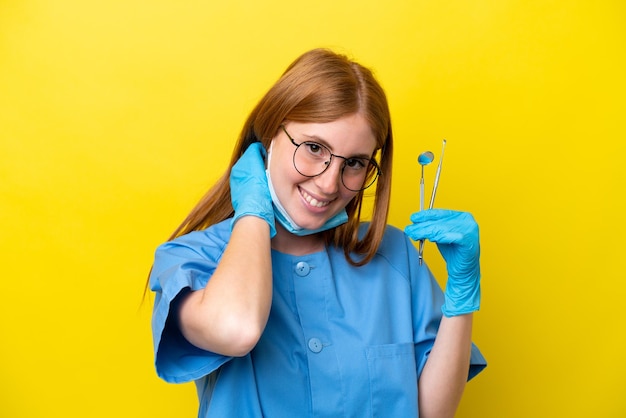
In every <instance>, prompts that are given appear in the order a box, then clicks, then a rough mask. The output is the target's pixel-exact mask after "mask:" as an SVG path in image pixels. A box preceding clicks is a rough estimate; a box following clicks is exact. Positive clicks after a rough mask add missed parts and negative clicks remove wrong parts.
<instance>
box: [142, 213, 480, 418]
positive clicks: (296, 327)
mask: <svg viewBox="0 0 626 418" xmlns="http://www.w3.org/2000/svg"><path fill="white" fill-rule="evenodd" d="M229 237H230V222H229V221H228V220H227V221H224V222H222V223H220V224H217V225H214V226H212V227H210V228H209V229H207V230H205V231H197V232H192V233H190V234H187V235H185V236H183V237H180V238H177V239H176V240H174V241H172V242H168V243H165V244H163V245H162V246H160V247H159V248H158V249H157V253H156V257H155V263H154V266H153V270H152V275H151V279H150V286H151V288H152V289H153V290H154V291H155V293H156V296H155V305H154V314H153V337H154V349H155V356H156V369H157V373H158V375H159V376H160V377H161V378H163V379H164V380H166V381H168V382H179V383H180V382H187V381H192V380H193V381H195V382H196V386H197V388H198V395H199V400H200V410H199V416H200V417H212V416H215V417H272V418H274V417H290V418H291V417H294V416H297V417H331V416H332V417H355V418H356V417H359V418H361V417H365V416H381V417H388V416H418V404H417V381H418V379H419V376H420V374H421V371H422V369H423V367H424V364H425V362H426V359H427V357H428V354H429V352H430V350H431V348H432V345H433V342H434V339H435V336H436V333H437V329H438V326H439V322H440V320H441V306H442V305H443V293H442V292H441V289H440V287H439V286H438V284H437V282H436V281H435V279H434V277H433V276H432V274H431V273H430V271H429V270H428V268H427V267H426V264H422V265H421V266H420V265H419V263H418V257H417V252H416V251H415V247H414V246H413V244H412V243H411V241H410V240H409V239H408V238H407V237H406V236H405V235H404V233H403V232H402V231H400V230H398V229H396V228H394V227H388V229H387V231H386V233H385V237H384V239H383V242H382V244H381V246H380V249H379V251H378V253H377V255H376V256H375V257H374V258H373V260H372V261H371V262H370V263H368V264H367V265H365V266H362V267H354V266H351V265H350V264H349V263H348V262H347V261H346V259H345V257H344V255H343V251H342V250H340V249H337V248H334V247H329V248H327V249H326V250H325V251H322V252H319V253H314V254H309V255H306V256H301V257H297V256H292V255H288V254H283V253H279V252H277V251H272V267H273V299H272V307H271V312H270V316H269V320H268V323H267V326H266V328H265V330H264V333H263V335H262V337H261V339H260V341H259V342H258V344H257V345H256V347H255V348H254V349H253V350H252V351H251V352H250V353H249V354H247V355H245V356H243V357H236V358H232V357H226V356H222V355H219V354H216V353H211V352H208V351H205V350H201V349H199V348H197V347H194V346H193V345H191V344H190V343H188V342H187V341H186V340H185V339H184V337H182V335H181V334H180V331H179V330H178V328H177V327H176V325H175V322H174V321H172V320H171V317H170V315H169V311H170V305H171V304H172V303H175V302H176V299H175V298H176V296H177V295H178V294H180V292H181V291H184V290H185V289H192V290H198V289H201V288H203V287H204V286H205V285H206V283H207V281H208V280H210V276H211V274H212V273H213V271H214V270H215V268H216V266H217V263H219V260H220V258H221V256H222V253H223V251H224V248H225V246H226V243H227V242H228V239H229ZM485 365H486V362H485V359H484V358H483V356H482V355H481V354H480V352H479V350H478V349H477V348H476V346H474V345H472V353H471V366H470V369H469V370H468V379H469V378H472V377H473V376H474V375H475V374H477V373H478V372H480V371H481V370H482V369H483V368H484V367H485Z"/></svg>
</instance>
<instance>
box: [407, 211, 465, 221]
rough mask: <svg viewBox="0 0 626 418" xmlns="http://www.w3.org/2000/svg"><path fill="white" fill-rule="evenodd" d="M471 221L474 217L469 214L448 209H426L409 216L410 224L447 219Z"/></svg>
mask: <svg viewBox="0 0 626 418" xmlns="http://www.w3.org/2000/svg"><path fill="white" fill-rule="evenodd" d="M458 218H461V219H471V220H474V217H473V216H472V214H471V213H468V212H460V211H456V210H450V209H426V210H421V211H419V212H415V213H413V214H411V218H410V219H411V222H425V221H437V220H447V219H458Z"/></svg>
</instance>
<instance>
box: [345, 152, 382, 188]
mask: <svg viewBox="0 0 626 418" xmlns="http://www.w3.org/2000/svg"><path fill="white" fill-rule="evenodd" d="M377 177H378V168H377V167H376V165H375V164H374V163H373V162H372V161H371V160H368V159H364V158H349V159H347V160H346V162H345V164H344V166H343V171H342V177H341V181H343V185H344V186H346V188H347V189H349V190H352V191H354V192H358V191H360V190H363V189H367V188H368V187H369V186H371V185H372V183H374V180H376V178H377Z"/></svg>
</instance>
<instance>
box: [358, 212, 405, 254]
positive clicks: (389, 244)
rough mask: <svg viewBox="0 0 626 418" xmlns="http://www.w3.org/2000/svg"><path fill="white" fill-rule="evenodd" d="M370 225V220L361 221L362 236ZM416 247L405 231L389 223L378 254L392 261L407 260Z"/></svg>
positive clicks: (360, 232) (360, 230) (360, 233)
mask: <svg viewBox="0 0 626 418" xmlns="http://www.w3.org/2000/svg"><path fill="white" fill-rule="evenodd" d="M368 226H369V222H363V223H361V225H360V228H359V235H360V236H363V235H364V234H365V232H366V231H367V228H368ZM414 249H415V247H414V246H413V244H412V243H411V241H410V239H409V238H408V237H407V236H406V234H405V233H404V231H402V230H401V229H399V228H397V227H395V226H393V225H387V226H386V228H385V233H384V235H383V239H382V241H381V243H380V246H379V247H378V250H377V251H376V254H377V255H378V256H382V257H384V258H385V259H387V260H389V261H390V262H406V261H407V259H408V258H409V257H410V254H411V252H412V251H413V250H414Z"/></svg>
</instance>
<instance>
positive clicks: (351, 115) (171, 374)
mask: <svg viewBox="0 0 626 418" xmlns="http://www.w3.org/2000/svg"><path fill="white" fill-rule="evenodd" d="M391 162H392V130H391V123H390V116H389V109H388V105H387V100H386V97H385V94H384V92H383V90H382V88H381V87H380V85H379V84H378V82H377V81H376V80H375V78H374V77H373V75H372V73H371V72H370V71H369V70H368V69H367V68H364V67H363V66H361V65H359V64H357V63H355V62H353V61H351V60H349V59H348V58H346V57H345V56H342V55H339V54H336V53H334V52H332V51H328V50H323V49H317V50H313V51H309V52H307V53H305V54H304V55H302V56H301V57H299V58H298V59H297V60H296V61H295V62H294V63H293V64H291V66H289V68H287V70H286V72H285V73H284V74H283V75H282V77H281V78H280V79H279V80H278V81H277V82H276V84H275V85H274V86H273V87H272V88H271V89H270V90H269V91H268V92H267V94H266V95H265V96H264V97H263V98H262V99H261V101H260V102H259V103H258V104H257V106H256V107H255V108H254V110H253V111H252V113H251V114H250V116H249V117H248V119H247V121H246V123H245V125H244V128H243V131H242V133H241V136H240V138H239V141H238V143H237V145H236V147H235V150H234V154H233V158H232V161H231V165H230V167H229V169H228V170H227V172H226V173H225V174H224V176H223V177H222V179H221V180H219V181H218V182H217V184H216V185H215V186H214V187H213V188H212V189H211V190H209V192H208V193H207V194H206V196H205V197H204V198H203V199H202V201H201V202H200V203H199V204H198V205H197V206H196V207H195V208H194V209H193V211H192V212H191V213H190V214H189V216H188V217H187V219H185V221H184V222H183V223H182V224H181V226H180V227H179V228H178V229H177V230H176V231H175V232H174V234H173V236H172V239H171V240H170V241H168V242H166V243H165V244H163V245H161V246H160V247H159V248H158V249H157V251H156V256H155V261H154V265H153V268H152V272H151V275H150V281H149V284H150V288H151V289H152V290H153V291H154V292H155V293H156V297H155V305H154V314H153V323H152V328H153V335H154V349H155V357H156V369H157V373H158V375H159V376H160V377H161V378H163V379H165V380H166V381H168V382H176V383H180V382H188V381H195V383H196V385H197V389H198V395H199V400H200V407H199V416H200V417H272V418H273V417H290V418H292V417H309V416H310V417H313V416H329V417H330V416H332V417H366V416H367V417H369V416H383V417H410V416H418V414H419V416H425V417H430V416H432V417H446V416H450V417H451V416H453V415H454V413H455V410H456V408H457V406H458V404H459V401H460V399H461V395H462V393H463V390H464V387H465V382H466V381H467V380H468V379H469V378H471V377H473V376H474V375H475V374H477V373H478V372H479V371H480V370H482V368H483V367H484V366H485V364H486V363H485V361H484V359H483V357H482V356H481V354H480V352H479V351H478V349H477V348H476V347H475V346H474V345H473V344H472V342H471V331H472V312H474V311H476V310H477V309H478V308H479V303H480V266H479V255H480V254H479V253H480V250H479V238H478V226H477V225H476V222H475V221H474V219H473V218H472V216H471V215H469V214H467V213H463V212H456V211H448V210H427V211H421V212H417V213H415V214H413V215H412V217H411V221H412V224H411V225H409V226H408V227H406V229H405V231H404V232H403V231H400V230H398V229H396V228H394V227H391V226H388V225H387V224H386V222H387V213H388V208H389V196H390V187H391ZM366 190H368V192H370V191H372V190H374V192H372V193H375V201H374V206H373V213H372V214H371V222H361V208H362V206H361V205H362V200H363V196H364V193H365V191H366ZM411 239H413V240H419V239H428V240H431V241H433V242H436V243H437V245H438V248H439V250H440V252H441V253H442V255H443V257H444V259H445V260H446V263H447V270H448V280H447V284H446V292H445V294H444V293H443V292H442V291H441V289H440V288H439V286H438V285H437V282H436V281H435V279H434V278H433V276H432V275H431V273H430V271H429V270H428V268H427V266H426V265H425V264H421V263H419V262H418V255H417V252H416V249H415V247H414V245H413V243H412V242H411Z"/></svg>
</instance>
